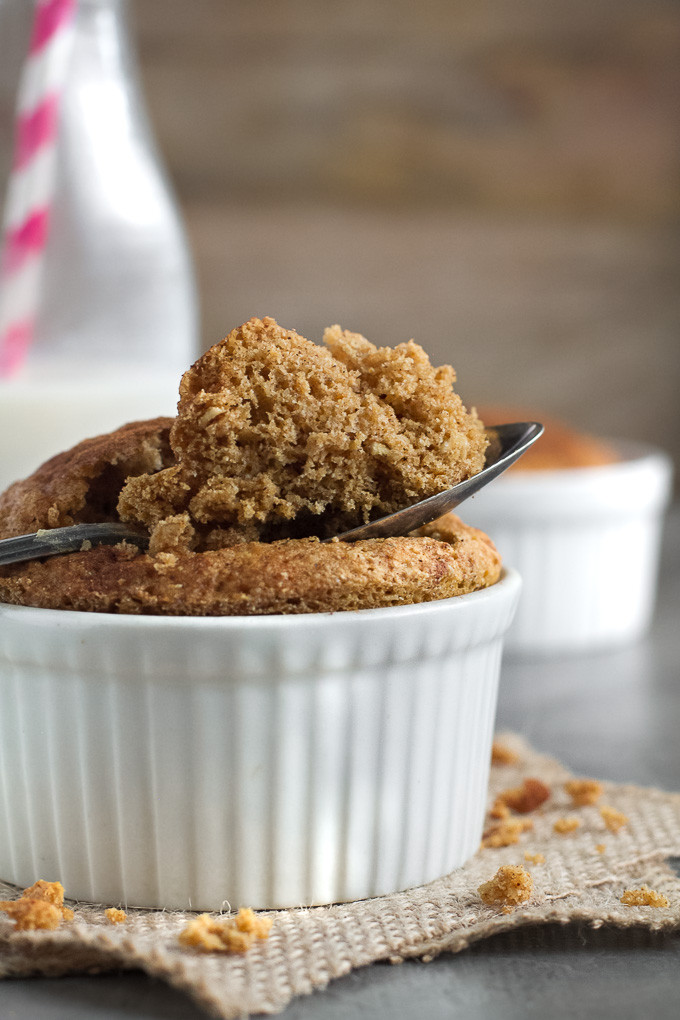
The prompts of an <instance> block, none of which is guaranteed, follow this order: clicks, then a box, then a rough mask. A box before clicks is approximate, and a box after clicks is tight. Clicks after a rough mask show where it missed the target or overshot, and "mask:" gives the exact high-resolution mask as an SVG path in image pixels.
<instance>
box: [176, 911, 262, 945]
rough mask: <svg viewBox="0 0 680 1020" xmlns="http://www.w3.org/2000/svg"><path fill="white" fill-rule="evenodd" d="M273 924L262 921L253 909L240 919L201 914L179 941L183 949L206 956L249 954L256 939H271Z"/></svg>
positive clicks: (190, 923) (239, 915)
mask: <svg viewBox="0 0 680 1020" xmlns="http://www.w3.org/2000/svg"><path fill="white" fill-rule="evenodd" d="M271 926H272V921H271V919H270V918H268V917H259V916H258V915H257V914H256V913H255V912H254V911H253V910H251V909H250V908H249V907H246V908H241V910H239V912H238V914H237V915H236V917H226V918H222V917H211V916H210V914H199V916H198V917H196V918H194V920H193V921H190V922H189V924H188V925H187V926H186V928H184V929H183V930H182V931H181V932H180V934H179V936H178V938H179V941H180V943H181V944H182V945H183V946H190V947H191V948H193V949H198V950H200V951H201V952H203V953H245V952H247V951H248V950H249V949H250V947H251V946H252V944H253V943H254V942H255V940H256V939H266V938H269V930H270V928H271Z"/></svg>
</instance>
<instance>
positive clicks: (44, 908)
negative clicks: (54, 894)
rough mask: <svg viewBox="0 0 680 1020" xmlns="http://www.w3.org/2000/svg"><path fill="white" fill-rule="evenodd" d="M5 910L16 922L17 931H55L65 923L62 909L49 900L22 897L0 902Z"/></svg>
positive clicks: (0, 905) (0, 906)
mask: <svg viewBox="0 0 680 1020" xmlns="http://www.w3.org/2000/svg"><path fill="white" fill-rule="evenodd" d="M0 910H3V911H4V912H5V913H6V914H8V915H9V917H11V918H12V920H13V921H14V922H15V929H16V931H37V930H38V929H43V930H45V931H54V929H55V928H58V927H59V925H60V924H61V922H62V921H63V919H64V918H63V914H62V911H61V908H60V907H57V906H55V904H54V903H48V902H47V900H31V899H26V898H24V897H23V896H20V897H19V899H18V900H0Z"/></svg>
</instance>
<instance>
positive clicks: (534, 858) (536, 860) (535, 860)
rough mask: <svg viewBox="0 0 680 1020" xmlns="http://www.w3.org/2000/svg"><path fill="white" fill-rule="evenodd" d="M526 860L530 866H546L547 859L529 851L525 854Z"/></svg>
mask: <svg viewBox="0 0 680 1020" xmlns="http://www.w3.org/2000/svg"><path fill="white" fill-rule="evenodd" d="M524 860H525V861H528V862H529V864H545V857H544V856H543V854H531V853H529V851H528V850H527V851H526V853H525V854H524Z"/></svg>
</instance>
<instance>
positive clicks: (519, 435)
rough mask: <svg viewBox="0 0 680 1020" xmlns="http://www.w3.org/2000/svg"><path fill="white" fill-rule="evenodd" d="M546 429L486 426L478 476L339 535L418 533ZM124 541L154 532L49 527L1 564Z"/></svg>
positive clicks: (6, 553) (1, 549) (1, 554)
mask: <svg viewBox="0 0 680 1020" xmlns="http://www.w3.org/2000/svg"><path fill="white" fill-rule="evenodd" d="M542 432H543V426H542V425H539V424H538V423H537V422H514V423H512V424H510V425H494V426H491V427H490V428H487V429H486V433H487V436H488V437H489V440H490V442H489V447H488V449H487V452H486V463H485V466H484V468H483V469H482V470H481V471H480V472H478V474H476V475H473V476H472V478H467V479H466V480H465V481H464V482H459V483H458V485H454V486H453V488H452V489H446V490H445V491H444V492H439V493H437V495H436V496H430V497H429V498H428V499H423V500H421V502H420V503H414V504H413V505H412V506H407V507H405V508H404V509H403V510H397V511H396V512H395V513H393V514H388V515H387V516H386V517H380V518H379V519H378V520H377V521H371V522H370V523H369V524H363V525H361V527H359V528H353V529H352V530H351V531H345V532H343V533H342V534H341V535H337V536H336V538H338V539H341V540H342V541H343V542H356V541H358V540H359V539H364V538H392V537H395V536H398V535H408V533H409V532H410V531H416V530H417V529H418V528H422V527H423V525H425V524H430V523H431V522H432V521H436V520H437V519H438V518H439V517H443V516H444V514H446V513H448V512H449V511H450V510H453V509H454V508H455V507H457V506H459V505H460V504H461V503H462V502H463V500H465V499H469V497H470V496H474V494H475V493H476V492H479V490H480V489H483V488H484V486H485V485H488V484H489V482H491V481H493V479H494V478H497V477H498V475H500V474H501V473H502V472H503V471H505V470H506V468H509V467H510V465H511V464H514V463H515V461H516V460H517V458H518V457H521V456H522V454H523V453H524V452H525V450H528V449H529V447H530V446H531V445H532V443H535V442H536V440H537V439H538V438H539V436H540V435H541V434H542ZM123 541H125V542H130V543H132V544H133V545H136V546H138V547H139V548H140V549H146V548H147V546H148V544H149V536H148V535H144V534H141V533H140V532H139V531H136V530H135V529H134V528H130V527H128V525H126V524H114V523H110V522H107V523H104V524H74V525H71V526H70V527H67V528H51V529H44V530H42V531H37V532H35V534H31V535H19V536H17V537H16V538H5V539H2V540H0V566H4V565H6V564H8V563H23V562H25V561H26V560H40V559H43V558H45V557H46V556H61V555H62V554H63V553H70V552H78V551H79V550H81V549H83V547H84V548H86V549H87V548H90V546H94V545H116V544H117V543H118V542H123ZM324 541H325V542H333V541H335V539H334V538H327V539H324Z"/></svg>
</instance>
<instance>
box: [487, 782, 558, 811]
mask: <svg viewBox="0 0 680 1020" xmlns="http://www.w3.org/2000/svg"><path fill="white" fill-rule="evenodd" d="M549 796H550V787H549V786H546V784H545V783H543V782H541V780H540V779H533V778H528V779H525V780H524V782H523V783H522V785H521V786H516V787H514V788H513V789H511V790H503V792H502V793H499V795H498V799H499V800H501V801H502V802H503V803H504V804H506V805H507V806H508V807H509V808H510V809H511V810H512V811H517V813H518V814H520V815H526V814H528V813H529V812H530V811H535V810H536V808H538V807H540V806H541V804H543V803H544V802H545V801H546V800H547V799H548V797H549Z"/></svg>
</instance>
